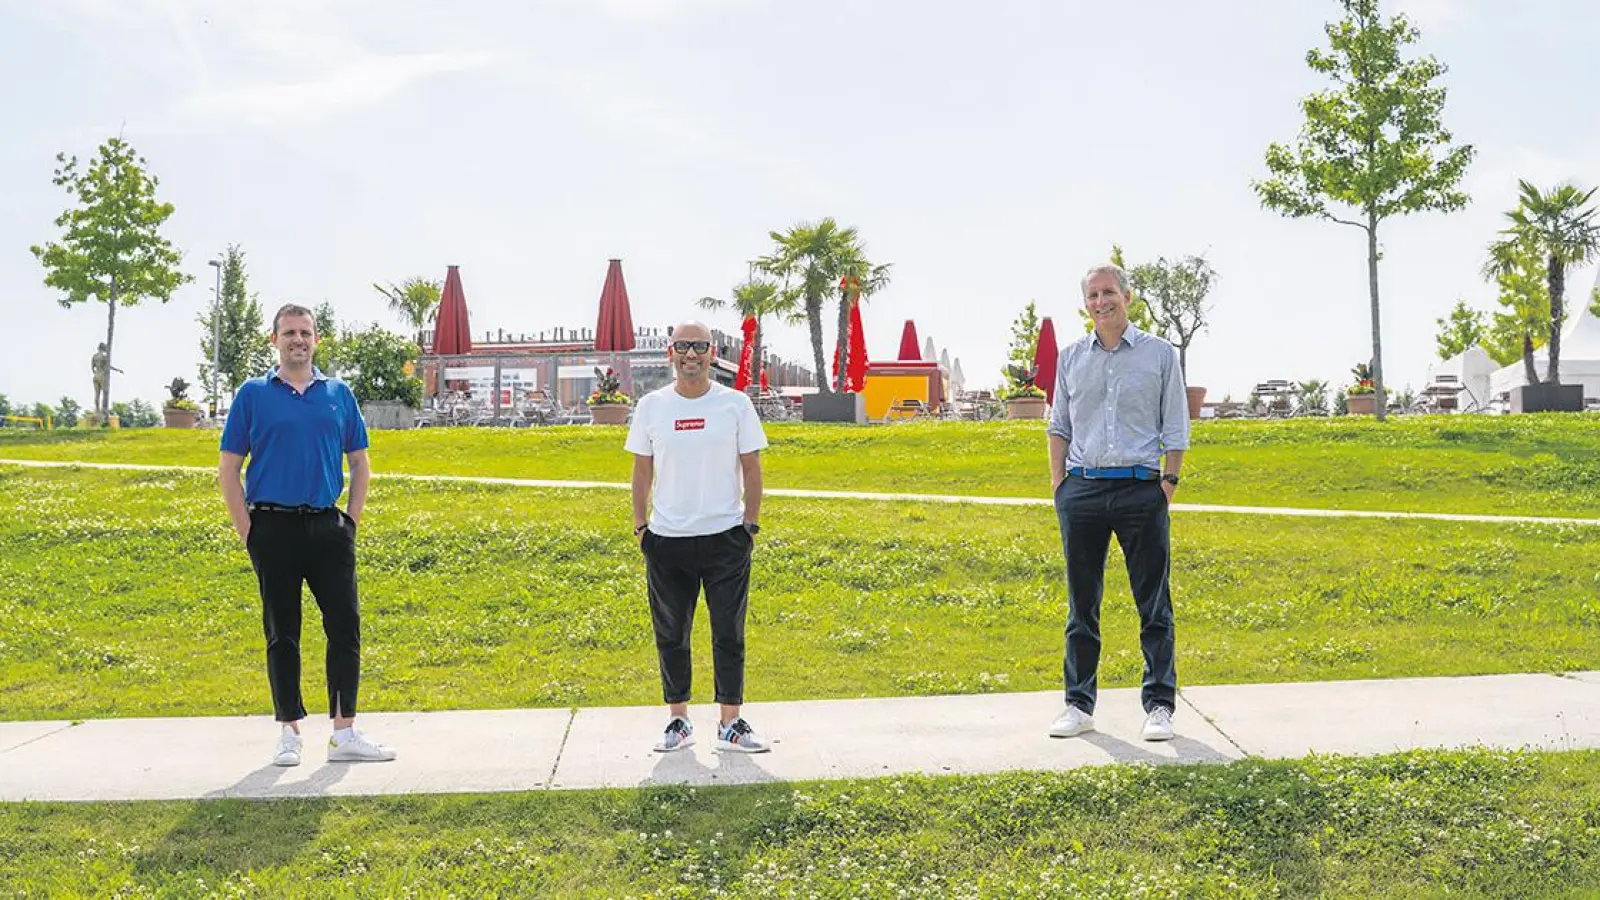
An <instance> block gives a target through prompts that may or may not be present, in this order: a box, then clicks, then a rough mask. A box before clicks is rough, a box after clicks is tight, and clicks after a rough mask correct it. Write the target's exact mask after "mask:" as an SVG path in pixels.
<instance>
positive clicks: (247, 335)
mask: <svg viewBox="0 0 1600 900" xmlns="http://www.w3.org/2000/svg"><path fill="white" fill-rule="evenodd" d="M218 312H220V313H221V318H220V322H221V326H222V327H221V331H220V333H219V334H218V335H217V338H218V344H217V356H218V358H219V359H221V361H222V365H221V375H220V378H219V379H218V380H219V382H220V383H219V386H218V391H219V392H225V393H226V394H228V396H229V397H230V398H231V397H232V395H233V393H234V392H235V391H237V390H238V389H239V385H241V384H244V383H245V381H246V380H247V379H250V378H254V377H255V376H257V375H260V374H261V373H263V372H265V371H266V370H267V369H269V368H271V367H272V364H273V363H275V362H277V358H276V354H275V353H273V352H272V345H271V344H269V343H268V342H267V333H268V331H269V330H270V329H269V328H268V326H267V319H266V316H265V315H264V314H263V313H262V311H261V301H260V299H259V298H258V297H257V296H256V295H254V294H248V293H246V290H245V270H244V251H243V250H241V249H239V247H238V246H237V245H231V246H229V247H228V252H227V255H226V256H225V257H224V258H223V261H222V299H221V300H220V302H219V305H216V306H208V307H207V308H206V310H205V312H203V313H201V314H200V316H199V320H200V328H201V331H202V335H203V336H202V337H201V339H200V352H201V357H202V360H203V361H202V362H201V363H200V381H199V383H200V385H201V386H202V387H204V388H205V389H206V395H207V396H206V399H207V401H208V402H210V403H212V404H215V403H216V402H217V401H218V400H220V399H221V398H219V397H212V396H210V389H211V352H212V344H211V342H212V323H213V321H218V318H217V313H218Z"/></svg>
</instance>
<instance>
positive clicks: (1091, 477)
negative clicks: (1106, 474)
mask: <svg viewBox="0 0 1600 900" xmlns="http://www.w3.org/2000/svg"><path fill="white" fill-rule="evenodd" d="M1091 471H1092V470H1091V469H1090V468H1089V467H1088V466H1084V467H1083V477H1084V480H1085V481H1098V480H1100V476H1099V475H1091V474H1089V473H1090V472H1091Z"/></svg>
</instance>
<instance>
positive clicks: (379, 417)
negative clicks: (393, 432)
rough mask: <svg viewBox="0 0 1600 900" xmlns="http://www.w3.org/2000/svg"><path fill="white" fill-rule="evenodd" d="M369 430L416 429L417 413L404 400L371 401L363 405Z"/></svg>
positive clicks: (363, 416) (364, 416) (363, 413)
mask: <svg viewBox="0 0 1600 900" xmlns="http://www.w3.org/2000/svg"><path fill="white" fill-rule="evenodd" d="M361 418H363V419H365V420H366V423H367V427H368V428H415V427H416V424H417V411H416V410H414V409H412V408H411V406H410V404H408V403H406V402H404V401H402V400H370V401H368V402H366V403H363V404H362V405H361Z"/></svg>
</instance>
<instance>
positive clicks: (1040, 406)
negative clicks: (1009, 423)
mask: <svg viewBox="0 0 1600 900" xmlns="http://www.w3.org/2000/svg"><path fill="white" fill-rule="evenodd" d="M1047 406H1048V404H1046V403H1045V402H1044V398H1043V397H1019V398H1017V399H1015V400H1007V401H1006V418H1008V419H1042V418H1044V411H1045V408H1046V407H1047Z"/></svg>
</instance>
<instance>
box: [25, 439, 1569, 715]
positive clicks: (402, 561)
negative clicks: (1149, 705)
mask: <svg viewBox="0 0 1600 900" xmlns="http://www.w3.org/2000/svg"><path fill="white" fill-rule="evenodd" d="M370 510H371V511H370V513H369V516H368V518H367V520H366V522H365V523H364V525H363V529H362V534H361V539H360V540H361V546H362V557H361V558H362V569H361V578H362V586H363V593H364V598H363V608H364V611H365V613H366V616H365V623H364V628H363V631H364V637H365V643H366V651H365V654H364V657H365V659H364V675H365V676H366V679H365V680H366V684H365V689H364V691H363V696H364V699H365V700H366V704H367V706H368V708H369V709H439V708H476V707H528V706H568V705H574V704H582V705H609V704H648V703H654V702H657V701H658V700H659V694H658V690H659V689H658V686H657V676H656V670H655V656H654V651H653V644H652V642H651V638H650V630H649V619H648V615H647V612H646V609H645V604H644V585H643V578H642V571H641V570H642V565H641V563H640V561H639V558H638V553H637V550H636V549H635V548H634V546H633V544H632V542H631V539H630V537H629V533H628V528H627V506H626V495H625V494H623V493H621V492H611V491H598V492H597V491H570V490H564V491H551V490H532V489H519V488H503V487H480V486H475V485H459V484H450V485H429V484H421V483H413V482H381V483H379V484H378V485H377V487H376V488H375V490H374V493H373V500H372V506H371V507H370ZM766 518H767V520H768V524H769V528H768V529H766V530H764V531H763V533H762V540H761V544H760V547H759V548H758V551H757V558H756V566H757V568H756V578H755V588H754V595H753V599H752V603H751V621H750V661H749V674H750V682H751V692H752V696H754V697H758V698H760V699H785V698H798V697H857V696H899V695H927V694H940V693H967V692H981V691H995V690H1043V689H1051V688H1055V687H1057V686H1059V684H1060V677H1061V675H1060V672H1061V669H1060V659H1061V642H1062V627H1063V624H1064V620H1065V591H1064V588H1063V587H1062V586H1061V572H1062V562H1061V555H1060V545H1059V538H1058V537H1057V534H1056V529H1055V524H1054V521H1053V518H1052V514H1051V512H1050V511H1049V510H1048V509H1042V508H1041V509H1034V508H1023V509H1011V508H997V507H961V506H951V505H942V504H879V503H860V502H855V503H842V502H837V501H817V500H789V499H782V498H779V499H775V500H773V501H772V502H771V504H770V508H769V514H768V516H767V517H766ZM1174 541H1175V545H1176V546H1177V548H1178V551H1177V553H1176V555H1175V559H1174V564H1173V582H1174V590H1175V597H1176V605H1177V612H1178V622H1179V647H1180V653H1179V671H1180V675H1181V677H1182V680H1183V681H1184V683H1186V684H1203V683H1218V682H1260V681H1295V680H1318V679H1340V678H1359V677H1394V676H1402V675H1443V674H1479V673H1491V672H1515V671H1548V670H1570V669H1595V668H1600V582H1597V581H1596V580H1595V577H1594V565H1593V560H1594V559H1596V558H1600V529H1597V528H1593V527H1586V526H1531V525H1466V524H1456V523H1441V522H1425V521H1380V520H1347V521H1342V520H1328V521H1319V520H1310V519H1293V518H1290V519H1277V518H1267V517H1244V516H1229V515H1209V514H1190V515H1184V516H1179V517H1177V518H1176V519H1175V524H1174ZM1109 571H1110V577H1109V579H1108V594H1107V597H1108V599H1107V603H1106V613H1105V618H1104V623H1103V624H1104V630H1105V639H1106V649H1105V655H1104V657H1103V659H1102V667H1101V676H1102V684H1104V685H1106V686H1129V685H1133V684H1136V683H1137V681H1138V677H1139V671H1140V656H1139V652H1138V643H1137V620H1136V616H1135V615H1134V612H1133V608H1132V607H1133V605H1132V602H1131V601H1130V600H1129V598H1128V595H1127V587H1126V584H1127V582H1126V577H1125V576H1124V575H1122V574H1121V561H1120V559H1119V558H1118V556H1117V554H1116V552H1115V551H1113V554H1112V558H1111V560H1110V564H1109ZM307 602H308V603H309V598H308V601H307ZM701 618H702V621H701V622H700V623H698V629H699V632H698V635H697V638H696V646H697V648H698V652H697V664H698V666H699V668H698V669H697V681H698V682H699V684H700V685H701V687H702V689H704V688H706V687H707V686H708V685H709V674H710V673H709V655H710V654H709V653H708V652H706V651H707V641H706V639H705V629H706V625H705V623H704V621H703V619H704V617H701ZM0 621H3V622H5V623H6V624H7V625H8V626H10V627H8V628H6V629H5V630H3V631H0V684H3V685H4V688H3V689H0V690H3V696H4V703H3V704H0V718H6V719H30V718H58V717H62V716H105V715H122V716H131V715H176V714H188V715H200V714H221V713H248V712H255V711H259V710H260V708H261V703H262V702H264V696H265V693H264V692H265V687H264V685H263V684H262V680H263V679H262V677H261V673H260V645H261V635H260V614H259V606H258V601H257V600H256V597H255V583H254V579H253V576H252V574H251V572H250V567H249V560H248V558H247V557H246V556H245V554H244V553H243V551H242V550H241V549H240V548H239V546H238V543H237V540H236V539H235V538H234V537H233V535H232V532H231V530H230V529H229V528H228V526H227V523H226V518H225V516H224V515H223V513H222V510H221V505H220V501H219V500H218V499H217V497H216V495H215V493H214V479H213V478H211V477H209V476H204V475H198V474H195V475H189V474H178V473H112V472H85V471H78V472H73V471H70V470H22V469H17V468H10V469H7V468H5V467H0ZM1534 635H1536V636H1537V639H1536V640H1535V639H1531V636H1534ZM304 652H305V658H306V659H307V660H313V661H314V660H316V659H317V658H318V657H319V656H320V654H321V635H320V631H319V630H318V629H317V628H316V627H315V618H314V617H312V618H310V619H308V627H307V628H306V636H305V649H304ZM316 671H317V667H316V666H315V665H314V663H313V664H308V667H307V672H308V673H310V674H308V675H307V678H308V684H310V683H311V682H312V681H315V678H314V677H313V675H314V673H315V672H316ZM307 693H308V701H309V702H312V703H315V702H316V698H317V694H318V692H317V691H315V690H308V692H307Z"/></svg>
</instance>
